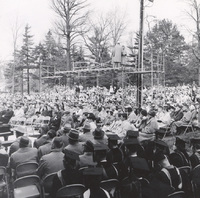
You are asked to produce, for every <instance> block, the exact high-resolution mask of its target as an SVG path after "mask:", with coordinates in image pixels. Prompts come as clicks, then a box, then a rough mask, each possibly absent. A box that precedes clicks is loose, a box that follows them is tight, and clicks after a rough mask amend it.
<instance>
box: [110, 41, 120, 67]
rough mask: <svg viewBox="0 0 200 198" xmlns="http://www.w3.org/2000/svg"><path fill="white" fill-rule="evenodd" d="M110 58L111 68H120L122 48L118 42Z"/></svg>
mask: <svg viewBox="0 0 200 198" xmlns="http://www.w3.org/2000/svg"><path fill="white" fill-rule="evenodd" d="M112 57H113V59H112V60H113V64H114V65H113V67H114V68H119V67H120V66H121V62H122V46H121V45H120V43H119V42H118V43H117V44H116V45H115V47H114V49H113V52H112Z"/></svg>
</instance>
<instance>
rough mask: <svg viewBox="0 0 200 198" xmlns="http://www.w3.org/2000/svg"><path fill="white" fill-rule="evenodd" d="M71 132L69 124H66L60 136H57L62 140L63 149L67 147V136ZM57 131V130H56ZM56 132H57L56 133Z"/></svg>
mask: <svg viewBox="0 0 200 198" xmlns="http://www.w3.org/2000/svg"><path fill="white" fill-rule="evenodd" d="M70 130H71V124H69V123H67V124H65V126H64V128H63V130H62V134H61V133H60V134H59V135H58V136H60V137H61V138H62V141H63V147H66V146H67V145H69V138H68V134H69V132H70ZM58 131H59V130H58ZM58 131H57V132H58Z"/></svg>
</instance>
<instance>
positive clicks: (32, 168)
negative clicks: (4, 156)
mask: <svg viewBox="0 0 200 198" xmlns="http://www.w3.org/2000/svg"><path fill="white" fill-rule="evenodd" d="M37 168H38V163H37V162H25V163H21V164H19V165H18V166H17V167H16V170H15V173H16V177H17V178H20V177H24V176H27V175H36V170H37Z"/></svg>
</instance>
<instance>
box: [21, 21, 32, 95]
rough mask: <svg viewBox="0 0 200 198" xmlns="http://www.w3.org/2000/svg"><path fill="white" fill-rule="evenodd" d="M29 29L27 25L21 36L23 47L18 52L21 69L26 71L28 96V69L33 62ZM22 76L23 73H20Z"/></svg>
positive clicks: (28, 91)
mask: <svg viewBox="0 0 200 198" xmlns="http://www.w3.org/2000/svg"><path fill="white" fill-rule="evenodd" d="M30 29H31V27H30V26H29V25H28V24H27V25H26V27H25V32H24V34H23V45H22V47H21V50H20V52H19V56H20V64H21V69H22V70H23V69H27V93H28V94H30V69H31V66H32V64H33V62H34V58H33V54H32V52H33V44H34V43H33V35H31V34H30ZM22 75H23V71H22Z"/></svg>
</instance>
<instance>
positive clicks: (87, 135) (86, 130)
mask: <svg viewBox="0 0 200 198" xmlns="http://www.w3.org/2000/svg"><path fill="white" fill-rule="evenodd" d="M82 130H83V134H81V135H80V138H79V141H80V142H86V141H87V140H91V139H93V135H92V132H91V127H90V124H89V123H87V122H86V123H85V124H84V126H83V128H82Z"/></svg>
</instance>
